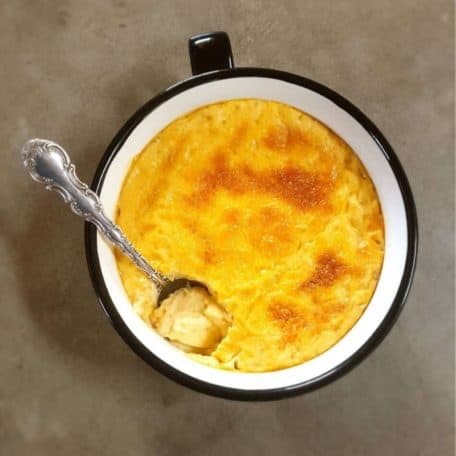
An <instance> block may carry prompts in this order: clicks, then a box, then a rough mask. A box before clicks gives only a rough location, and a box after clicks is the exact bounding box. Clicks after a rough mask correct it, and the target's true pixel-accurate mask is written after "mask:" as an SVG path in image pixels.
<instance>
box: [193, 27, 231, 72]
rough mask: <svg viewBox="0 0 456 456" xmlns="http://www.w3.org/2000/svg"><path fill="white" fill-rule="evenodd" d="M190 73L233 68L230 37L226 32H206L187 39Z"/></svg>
mask: <svg viewBox="0 0 456 456" xmlns="http://www.w3.org/2000/svg"><path fill="white" fill-rule="evenodd" d="M188 52H189V54H190V63H191V65H192V74H193V75H194V76H196V75H197V74H201V73H207V72H209V71H216V70H228V69H230V68H234V61H233V54H232V52H231V43H230V38H229V37H228V34H227V33H226V32H208V33H201V34H199V35H194V36H192V37H191V38H190V39H189V40H188Z"/></svg>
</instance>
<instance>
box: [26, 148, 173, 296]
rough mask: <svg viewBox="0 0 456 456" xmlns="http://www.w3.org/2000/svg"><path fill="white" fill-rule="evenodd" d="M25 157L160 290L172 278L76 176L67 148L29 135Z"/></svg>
mask: <svg viewBox="0 0 456 456" xmlns="http://www.w3.org/2000/svg"><path fill="white" fill-rule="evenodd" d="M22 160H23V163H24V166H25V168H26V170H27V171H28V172H29V174H30V175H31V176H32V178H33V179H34V180H36V181H37V182H39V183H41V184H43V185H44V186H45V187H46V190H55V191H56V192H57V193H59V194H60V195H61V196H62V197H63V199H64V201H65V203H68V204H69V205H70V208H71V210H72V211H73V212H74V213H75V214H76V215H79V216H80V217H82V218H83V219H85V220H87V221H88V222H91V223H93V224H94V225H95V226H96V227H97V228H98V230H99V231H100V232H101V233H102V234H103V236H104V237H105V239H107V240H108V241H109V242H110V243H111V244H113V245H115V246H116V247H118V248H119V249H120V250H121V251H122V252H123V253H124V254H125V255H126V256H127V257H128V258H130V260H131V261H133V263H135V264H136V265H137V266H138V267H139V268H140V269H141V270H142V271H144V273H145V274H146V275H147V276H148V277H149V278H150V280H152V282H153V283H154V284H155V286H156V287H157V288H158V290H160V289H161V288H163V286H164V285H165V284H167V283H168V282H169V280H168V279H167V278H166V277H165V276H163V275H162V274H160V273H159V272H158V271H156V270H155V269H154V268H153V267H152V266H151V265H150V264H149V263H148V262H147V261H146V260H145V258H144V257H143V256H142V255H141V254H140V253H139V252H138V251H137V250H136V249H135V248H134V247H133V245H132V244H131V243H130V241H129V240H128V239H127V238H126V236H125V235H124V233H123V232H122V230H121V229H120V228H119V227H118V226H117V225H116V224H114V223H113V222H112V221H111V220H110V219H109V218H108V217H107V216H106V214H105V213H104V211H103V206H102V204H101V201H100V199H99V197H98V195H97V194H96V193H95V192H93V191H92V190H90V188H89V187H88V186H87V185H86V184H84V183H83V182H81V181H80V180H79V178H78V177H77V176H76V172H75V167H74V164H72V163H71V160H70V157H69V156H68V154H67V153H66V152H65V150H64V149H63V148H62V147H61V146H59V145H58V144H56V143H54V142H52V141H48V140H46V139H30V140H29V141H27V142H26V143H25V144H24V146H23V147H22Z"/></svg>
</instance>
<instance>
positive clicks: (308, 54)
mask: <svg viewBox="0 0 456 456" xmlns="http://www.w3.org/2000/svg"><path fill="white" fill-rule="evenodd" d="M279 5H280V6H279ZM213 29H221V30H226V31H227V32H229V34H230V37H231V41H232V46H233V52H234V58H235V62H236V63H237V64H238V65H240V66H263V67H270V68H277V69H282V70H286V71H290V72H294V73H298V74H302V75H304V76H307V77H309V78H312V79H316V80H318V81H320V82H322V83H323V84H326V85H328V86H330V87H331V88H333V89H335V90H336V91H338V92H340V93H342V94H344V95H345V96H346V97H347V98H348V99H350V100H351V101H353V102H354V103H355V104H356V105H358V106H359V107H360V108H361V109H362V110H363V111H364V112H366V113H367V114H368V115H369V116H370V117H371V118H372V120H373V121H374V122H375V123H376V124H377V125H378V126H379V127H380V129H381V130H382V131H383V132H384V133H385V135H386V136H387V138H388V139H389V140H390V142H391V143H392V145H393V146H394V147H395V149H396V151H397V153H398V155H399V157H400V159H401V161H402V163H403V165H404V167H405V170H406V172H407V174H408V176H409V179H410V182H411V185H412V188H413V191H414V194H415V198H416V203H417V208H418V216H419V224H420V251H419V262H418V268H417V272H416V276H415V282H414V286H413V289H412V292H411V294H410V297H409V299H408V302H407V304H406V306H405V309H404V311H403V313H402V315H401V317H400V319H399V321H398V323H397V324H396V326H395V327H394V328H393V330H392V331H391V333H390V334H389V335H388V337H387V338H386V340H385V341H384V342H383V343H382V344H381V346H380V347H379V348H378V349H377V350H376V351H375V352H374V353H373V354H372V355H371V356H370V357H369V358H368V359H367V360H366V361H365V362H363V363H362V364H361V365H360V366H359V367H357V368H356V369H354V370H353V371H352V372H350V373H349V374H348V375H346V376H345V377H343V378H342V379H340V380H338V381H336V382H335V383H332V384H331V385H329V386H327V387H325V388H323V389H320V390H318V391H315V392H313V393H310V394H307V395H303V396H299V397H296V398H293V399H287V400H283V401H279V402H270V403H253V404H249V403H238V402H230V401H226V400H222V399H216V398H211V397H207V396H204V395H201V394H198V393H195V392H193V391H190V390H188V389H186V388H184V387H181V386H179V385H177V384H175V383H173V382H172V381H170V380H168V379H166V378H164V377H163V376H161V375H160V374H158V373H157V372H155V371H154V370H152V369H151V368H150V367H149V366H147V365H146V364H145V363H144V362H143V361H141V360H140V359H139V358H138V357H137V356H136V355H135V354H134V353H133V352H132V351H130V349H129V348H128V347H127V346H126V345H125V344H124V342H123V341H122V340H121V339H120V337H119V336H118V335H117V333H116V332H115V331H114V330H113V329H112V328H111V326H110V324H109V323H108V322H107V320H106V319H105V317H104V315H103V313H102V311H101V310H100V308H99V307H98V305H97V302H96V299H95V295H94V292H93V290H92V287H91V284H90V281H89V277H88V273H87V269H86V263H85V258H84V250H83V233H82V224H81V223H80V221H79V220H77V219H76V218H75V217H74V216H73V215H72V214H71V213H70V212H69V211H68V210H67V209H66V208H64V206H63V204H62V202H61V201H59V200H58V198H57V197H56V196H55V195H53V194H50V193H47V192H44V191H43V189H42V188H40V187H39V186H38V185H37V184H33V183H32V182H31V181H30V179H28V178H27V177H26V175H25V173H24V171H23V169H22V168H21V165H20V162H19V153H18V151H19V146H20V145H21V144H22V143H23V142H24V140H25V139H27V138H29V137H34V136H42V137H49V138H52V139H54V140H56V141H58V142H60V143H62V144H63V145H64V146H65V147H66V148H67V149H68V150H69V151H70V152H71V155H72V157H73V159H74V160H75V162H76V164H77V167H78V170H79V174H80V175H81V177H82V178H83V179H85V180H87V181H90V180H91V178H92V175H93V173H94V170H95V167H96V165H97V163H98V160H99V158H100V156H101V154H102V153H103V151H104V149H105V148H106V146H107V144H108V143H109V141H110V139H111V138H112V136H113V135H114V133H115V132H116V131H117V130H118V128H119V127H120V126H121V125H122V123H123V122H124V121H125V120H126V119H127V118H128V117H129V116H130V115H131V114H132V112H134V111H135V110H136V109H137V107H138V106H140V105H141V104H143V103H144V102H145V101H146V100H148V99H149V98H150V97H152V96H153V95H154V94H156V93H157V92H158V91H160V90H162V89H164V88H165V87H167V86H169V85H171V84H173V83H174V82H176V81H178V80H180V79H182V78H185V77H187V76H188V75H189V74H190V67H189V61H188V55H187V41H186V40H187V38H188V37H189V36H190V35H192V34H195V33H199V32H202V31H208V30H213ZM0 34H1V40H0V56H1V65H0V81H1V90H0V102H1V116H2V120H1V123H0V132H1V135H0V136H1V138H2V140H3V144H4V145H3V147H2V156H3V164H2V167H1V170H0V173H1V182H2V186H1V193H2V196H1V208H0V217H1V219H0V226H1V237H0V258H1V260H0V277H1V289H2V299H1V306H0V322H1V334H0V366H1V374H0V453H1V454H2V455H3V454H4V455H5V456H6V455H8V456H19V455H28V454H33V455H34V456H40V455H46V456H52V455H62V454H64V455H80V454H109V455H111V456H115V455H122V456H124V455H127V454H135V455H143V454H144V455H148V456H150V455H154V454H157V455H173V456H174V455H180V454H186V455H201V454H208V455H212V454H217V455H220V456H222V455H231V454H237V455H239V456H240V455H249V456H250V455H274V454H277V455H278V454H286V455H298V454H306V455H340V454H347V455H350V456H353V455H365V454H370V455H382V456H383V455H439V456H446V455H452V454H453V438H454V426H453V422H454V294H453V293H454V290H453V279H454V260H453V252H454V237H453V234H454V218H453V210H454V180H453V179H454V122H453V113H454V112H453V108H454V87H453V82H454V43H453V36H454V7H453V2H451V1H432V2H424V1H418V2H417V1H416V0H401V1H397V0H377V1H375V2H366V1H365V0H359V1H340V2H329V1H326V2H324V1H321V0H318V1H317V0H311V1H299V0H294V1H285V2H282V4H281V3H280V2H277V1H254V0H235V1H217V2H216V1H209V0H207V1H191V2H187V1H170V0H167V1H162V0H160V1H154V2H150V1H147V0H143V1H133V2H126V1H123V0H113V1H96V2H89V1H76V0H65V1H56V0H55V1H51V0H47V1H39V2H38V1H28V2H27V1H14V2H7V1H3V2H1V4H0Z"/></svg>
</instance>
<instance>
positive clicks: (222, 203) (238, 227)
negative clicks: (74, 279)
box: [116, 99, 384, 372]
mask: <svg viewBox="0 0 456 456" xmlns="http://www.w3.org/2000/svg"><path fill="white" fill-rule="evenodd" d="M116 222H117V223H118V224H119V225H120V227H121V228H122V229H123V230H124V231H125V233H126V235H127V236H128V237H129V238H130V239H131V241H132V243H133V244H134V245H135V246H136V247H137V248H138V250H139V251H140V252H141V253H142V254H143V255H144V256H145V257H146V258H147V260H148V261H149V262H150V263H151V264H153V265H154V266H155V267H156V268H157V269H158V270H160V271H161V272H163V273H164V274H166V275H169V276H171V277H172V276H185V277H190V278H195V279H197V280H199V281H201V282H204V283H205V284H207V285H208V288H209V289H210V290H211V293H212V295H213V296H212V297H211V296H209V295H208V294H207V293H205V292H204V290H202V289H196V288H195V289H191V290H181V291H180V292H178V293H175V294H174V295H172V296H171V297H170V298H168V300H166V301H165V302H164V303H163V304H162V305H161V306H160V307H158V308H157V307H156V306H155V302H156V291H155V289H154V288H153V285H152V283H151V282H150V280H149V279H148V278H147V277H145V276H144V275H143V274H142V273H141V272H140V271H139V270H138V269H137V268H136V267H135V266H134V265H133V264H132V263H130V261H129V260H128V259H127V258H125V257H124V256H122V255H121V254H120V253H116V261H117V265H118V268H119V272H120V277H121V279H122V282H123V285H124V287H125V290H126V292H127V295H128V297H129V299H130V301H131V303H132V305H133V307H134V309H135V311H136V312H137V313H138V314H139V315H140V316H141V317H142V319H143V320H144V321H145V322H146V323H147V324H149V325H150V326H151V327H152V328H154V329H155V330H157V331H158V333H159V334H161V335H162V336H164V337H166V338H167V339H169V340H170V342H171V343H173V344H175V345H176V346H178V347H179V348H180V349H182V350H184V351H185V352H187V354H188V356H190V357H192V358H193V359H195V360H197V361H199V362H202V363H204V364H206V365H210V366H214V367H219V368H222V369H229V370H235V371H236V370H238V371H242V372H266V371H272V370H278V369H283V368H286V367H290V366H294V365H297V364H300V363H303V362H305V361H307V360H310V359H312V358H314V357H316V356H317V355H319V354H321V353H323V352H324V351H326V350H328V349H329V348H330V347H332V346H333V345H334V344H336V343H337V342H338V341H339V340H340V339H341V338H342V337H343V336H344V335H345V334H346V333H347V332H348V331H349V330H350V328H352V326H353V325H354V324H355V323H356V321H357V320H358V319H359V318H360V316H361V315H362V313H363V311H364V310H365V309H366V307H367V306H368V304H369V301H370V299H371V297H372V295H373V293H374V290H375V287H376V284H377V280H378V277H379V274H380V271H381V267H382V262H383V255H384V227H383V217H382V213H381V208H380V203H379V200H378V197H377V194H376V190H375V188H374V185H373V183H372V181H371V179H370V177H369V176H368V174H367V172H366V170H365V168H364V167H363V165H362V164H361V162H360V160H359V159H358V157H357V156H356V154H355V153H354V152H353V150H352V149H351V148H350V147H349V146H348V145H347V144H346V143H345V142H344V141H343V140H342V139H341V138H340V137H339V136H337V135H336V134H335V133H334V132H333V131H331V130H330V129H329V128H327V127H326V126H324V125H323V124H322V123H321V122H319V121H317V120H316V119H314V118H313V117H311V116H309V115H308V114H306V113H304V112H302V111H300V110H298V109H296V108H293V107H291V106H289V105H286V104H283V103H279V102H275V101H268V100H261V99H239V100H230V101H225V102H220V103H215V104H211V105H207V106H204V107H202V108H199V109H197V110H195V111H193V112H190V113H189V114H187V115H185V116H183V117H180V118H178V119H176V120H174V121H173V122H172V123H170V124H169V125H168V126H167V127H166V128H165V129H163V130H162V131H161V132H159V133H158V134H157V135H156V136H155V137H154V138H153V139H152V140H151V141H150V142H149V144H148V145H147V146H146V147H145V148H144V150H143V151H142V152H141V153H139V154H138V155H137V156H136V157H135V158H134V160H133V162H132V163H131V166H130V169H129V171H128V173H127V175H126V178H125V180H124V183H123V186H122V189H121V193H120V197H119V201H118V206H117V216H116Z"/></svg>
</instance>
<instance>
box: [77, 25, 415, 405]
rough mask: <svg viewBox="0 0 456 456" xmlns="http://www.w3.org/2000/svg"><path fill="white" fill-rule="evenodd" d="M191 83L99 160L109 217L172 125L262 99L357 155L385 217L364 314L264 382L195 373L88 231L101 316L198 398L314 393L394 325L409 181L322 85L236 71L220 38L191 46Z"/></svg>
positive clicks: (141, 118)
mask: <svg viewBox="0 0 456 456" xmlns="http://www.w3.org/2000/svg"><path fill="white" fill-rule="evenodd" d="M189 52H190V61H191V68H192V73H193V76H192V77H190V78H188V79H186V80H184V81H182V82H179V83H177V84H175V85H173V86H172V87H170V88H168V89H166V90H165V91H164V92H162V93H160V94H158V95H156V96H155V97H154V98H152V99H151V100H150V101H148V102H147V103H146V104H145V105H144V106H142V107H141V108H140V109H139V110H138V111H137V112H136V113H135V114H133V116H132V117H131V118H130V119H129V120H128V121H127V122H126V123H125V125H124V126H123V127H122V128H121V129H120V131H119V132H118V133H117V135H116V136H115V137H114V139H113V140H112V142H111V144H110V145H109V147H108V148H107V150H106V152H105V154H104V155H103V157H102V158H101V161H100V163H99V166H98V168H97V170H96V173H95V177H94V179H93V183H92V189H93V190H94V191H95V192H96V193H97V194H98V195H99V196H100V198H101V200H102V203H103V205H104V207H105V210H106V213H107V215H108V216H110V217H112V218H114V215H115V210H116V204H117V200H118V197H119V192H120V189H121V187H122V183H123V179H124V177H125V175H126V173H127V171H128V169H129V166H130V163H131V161H132V159H133V157H134V156H135V155H137V154H138V153H140V152H141V151H142V149H143V148H144V147H145V146H146V145H147V144H148V143H149V141H150V140H151V138H152V137H154V136H155V135H156V134H157V133H158V132H159V131H160V130H162V129H163V128H164V127H166V126H167V125H168V124H170V123H171V122H172V121H173V120H175V119H176V118H178V117H181V116H183V115H185V114H186V113H189V112H190V111H193V110H195V109H197V108H199V107H201V106H204V105H208V104H211V103H216V102H221V101H226V100H231V99H240V98H259V99H266V100H273V101H278V102H281V103H285V104H288V105H291V106H293V107H295V108H297V109H299V110H301V111H304V112H306V113H308V114H310V115H311V116H312V117H314V118H316V119H318V120H319V121H320V122H322V123H323V124H325V125H326V126H327V127H329V128H330V129H331V130H333V131H334V132H335V133H336V134H337V135H338V136H340V137H341V138H342V139H343V140H344V141H345V142H346V143H347V144H348V145H349V146H351V148H352V149H353V150H354V152H355V153H356V154H357V155H358V157H359V159H360V160H361V162H362V163H363V165H364V166H365V168H366V169H367V171H368V173H369V175H370V177H371V179H372V181H373V183H374V185H375V187H376V189H377V193H378V197H379V201H380V205H381V208H382V212H383V217H384V225H385V226H384V227H385V253H384V261H383V266H382V270H381V273H380V276H379V280H378V284H377V287H376V289H375V292H374V294H373V296H372V298H371V301H370V303H369V305H368V306H367V308H366V310H365V311H364V313H363V314H362V316H361V317H360V319H359V320H358V321H357V322H356V323H355V325H354V326H353V327H352V328H351V330H350V331H348V333H347V334H346V335H345V336H344V337H343V338H342V339H341V340H339V342H337V343H336V344H335V345H334V346H332V347H331V348H330V349H329V350H327V351H326V352H324V353H322V354H320V355H319V356H317V357H315V358H313V359H311V360H309V361H306V362H304V363H303V364H300V365H297V366H294V367H290V368H286V369H282V370H278V371H273V372H262V373H246V372H234V371H224V370H221V369H216V368H212V367H208V366H205V365H202V364H200V363H198V362H196V361H194V360H192V359H190V358H189V357H187V356H186V355H185V354H184V353H183V352H181V351H180V350H178V349H177V348H175V347H174V346H173V345H171V344H170V343H169V342H167V341H166V340H165V339H163V338H162V337H161V336H159V335H158V333H156V332H155V331H154V330H153V329H151V328H150V327H149V326H148V325H147V324H146V323H145V322H144V321H143V320H142V319H141V318H140V317H139V316H138V315H137V314H136V313H135V311H134V309H133V307H132V305H131V303H130V302H129V300H128V297H127V294H126V292H125V290H124V288H123V285H122V282H121V279H120V276H119V272H118V270H117V266H116V261H115V258H114V253H113V251H112V249H111V248H110V247H109V246H108V245H107V244H106V243H105V242H104V241H103V240H102V238H101V237H100V236H99V235H98V234H97V231H96V228H95V227H94V226H93V225H91V224H87V223H86V225H85V247H86V256H87V263H88V267H89V271H90V276H91V280H92V283H93V287H94V289H95V292H96V294H97V297H98V301H99V303H100V304H101V307H102V309H103V310H104V312H105V313H106V316H107V317H108V319H109V320H110V321H111V323H112V325H113V326H114V328H115V329H116V330H117V332H118V333H119V334H120V335H121V336H122V338H123V339H124V340H125V341H126V342H127V344H128V345H129V346H130V347H131V348H132V349H133V350H134V351H135V352H136V353H137V354H138V355H139V356H140V357H141V358H142V359H143V360H145V361H146V362H147V363H149V364H150V365H151V366H152V367H154V368H155V369H157V370H158V371H160V372H161V373H163V374H164V375H166V376H168V377H170V378H171V379H173V380H175V381H177V382H179V383H181V384H184V385H186V386H189V387H191V388H193V389H195V390H197V391H200V392H203V393H207V394H211V395H215V396H220V397H225V398H229V399H238V400H267V399H278V398H283V397H287V396H291V395H295V394H298V393H303V392H306V391H310V390H313V389H315V388H318V387H320V386H322V385H324V384H326V383H328V382H330V381H332V380H334V379H336V378H337V377H340V376H341V375H342V374H344V373H346V372H347V371H348V370H350V369H351V368H352V367H353V366H355V365H356V364H357V363H359V362H360V361H361V360H363V359H364V358H365V357H366V355H367V354H368V353H370V352H372V350H373V349H374V348H375V347H376V346H377V345H378V344H379V343H380V342H381V340H382V339H383V338H384V337H385V335H386V334H387V333H388V331H389V330H390V329H391V327H392V325H393V324H394V322H395V321H396V319H397V317H398V315H399V313H400V311H401V309H402V307H403V305H404V302H405V300H406V298H407V295H408V292H409V290H410V286H411V283H412V278H413V274H414V269H415V263H416V256H417V245H418V228H417V218H416V210H415V204H414V201H413V196H412V193H411V190H410V186H409V183H408V181H407V177H406V175H405V173H404V171H403V169H402V166H401V164H400V162H399V160H398V158H397V156H396V154H395V153H394V151H393V149H392V147H391V146H390V144H389V143H388V141H387V140H386V139H385V137H384V136H383V134H382V133H381V132H380V130H379V129H378V128H377V127H376V126H375V125H374V124H373V122H372V121H371V120H369V119H368V118H367V117H366V116H365V115H364V114H363V113H362V112H361V111H360V110H359V109H358V108H356V107H355V106H354V105H353V104H352V103H350V102H349V101H348V100H347V99H345V98H344V97H342V96H341V95H339V94H337V93H336V92H334V91H333V90H331V89H329V88H328V87H325V86H324V85H322V84H320V83H318V82H315V81H312V80H310V79H307V78H304V77H302V76H297V75H295V74H290V73H286V72H283V71H277V70H271V69H263V68H236V67H235V66H234V63H233V57H232V52H231V45H230V41H229V38H228V35H227V34H226V33H224V32H213V33H206V34H201V35H196V36H193V37H192V38H190V40H189Z"/></svg>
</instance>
